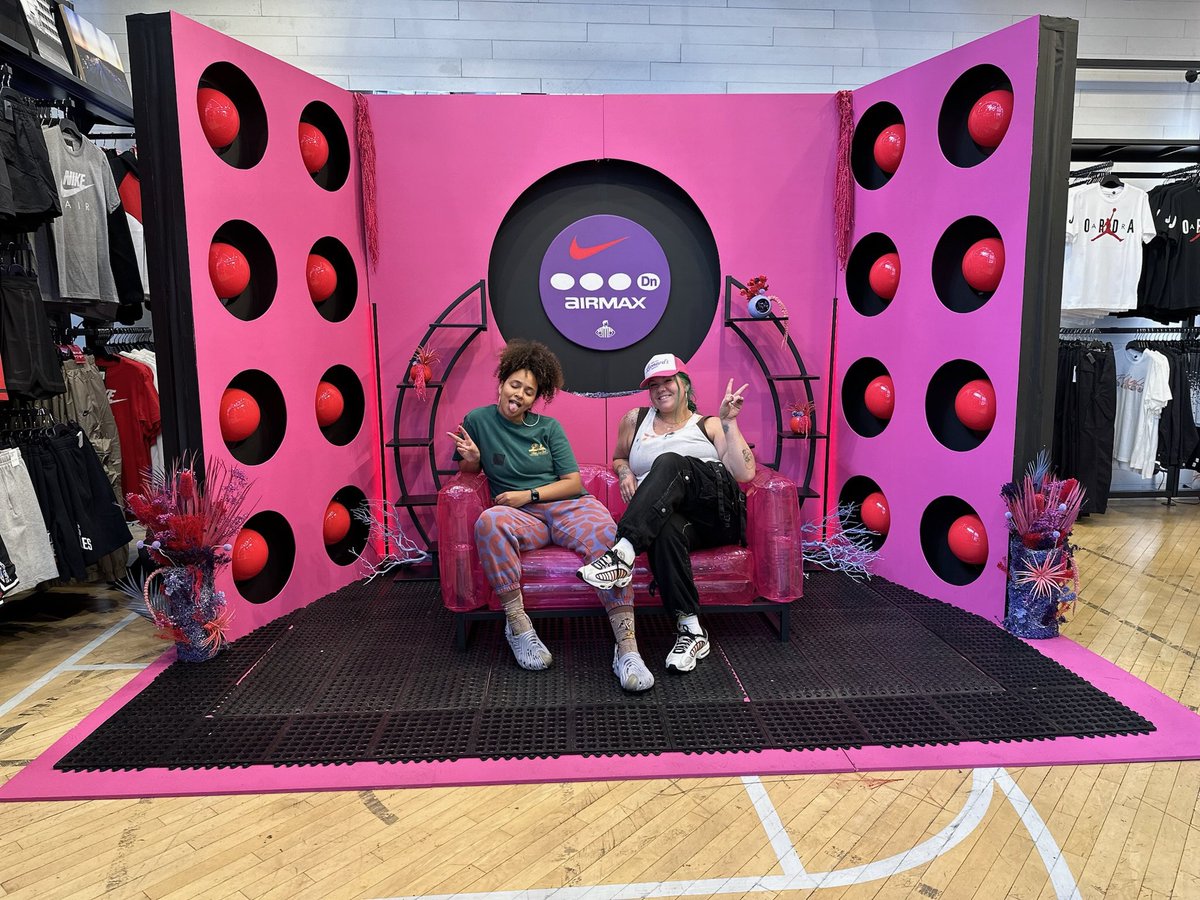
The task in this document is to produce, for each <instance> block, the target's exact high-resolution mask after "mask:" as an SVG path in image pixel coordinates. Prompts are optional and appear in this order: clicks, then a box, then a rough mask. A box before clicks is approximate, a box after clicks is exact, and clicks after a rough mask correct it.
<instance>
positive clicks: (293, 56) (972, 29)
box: [76, 0, 1200, 139]
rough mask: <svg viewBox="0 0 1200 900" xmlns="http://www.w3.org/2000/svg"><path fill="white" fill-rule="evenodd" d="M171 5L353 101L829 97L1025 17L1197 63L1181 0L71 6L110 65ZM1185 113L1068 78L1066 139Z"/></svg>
mask: <svg viewBox="0 0 1200 900" xmlns="http://www.w3.org/2000/svg"><path fill="white" fill-rule="evenodd" d="M168 5H169V6H170V8H173V9H176V10H178V11H179V12H181V13H183V14H185V15H189V16H192V17H193V18H195V19H198V20H199V21H201V22H203V23H205V24H206V25H209V26H211V27H213V28H216V29H218V30H219V31H222V32H224V33H226V34H229V35H231V36H233V37H236V38H238V39H239V40H242V41H245V42H246V43H248V44H251V45H253V46H255V47H259V48H261V49H263V50H265V51H267V52H269V53H272V54H274V55H276V56H279V57H281V58H283V59H285V60H287V61H288V62H290V63H292V64H294V65H296V66H299V67H300V68H303V69H305V70H307V71H310V72H312V73H314V74H316V75H319V76H321V77H322V78H326V79H328V80H329V81H332V82H333V83H335V84H338V85H341V86H342V87H348V88H353V89H357V90H383V91H480V92H487V91H503V92H509V91H544V92H548V93H562V92H571V93H701V92H703V93H724V92H731V93H734V92H761V91H801V92H807V91H820V92H828V91H833V90H837V89H839V88H843V87H849V88H854V87H858V86H860V85H862V84H865V83H867V82H870V81H874V80H876V79H878V78H881V77H883V76H885V75H888V74H890V73H891V72H893V71H896V70H897V69H901V68H904V67H905V66H909V65H913V64H914V63H918V62H920V61H922V60H924V59H927V58H928V57H930V56H934V55H936V54H938V53H940V52H942V51H944V50H947V49H949V48H951V47H956V46H959V45H961V44H964V43H967V42H968V41H971V40H974V39H975V38H977V37H979V36H980V35H982V34H986V33H989V32H991V31H995V30H997V29H999V28H1003V27H1005V26H1006V25H1009V24H1011V23H1012V22H1016V21H1020V20H1021V19H1023V18H1025V17H1026V16H1029V15H1036V14H1039V13H1041V14H1046V15H1057V16H1070V17H1071V18H1075V19H1078V20H1079V23H1080V27H1079V31H1080V42H1079V43H1080V50H1079V52H1080V54H1081V55H1082V56H1131V57H1170V58H1178V59H1197V58H1200V2H1195V0H1008V2H1006V3H997V2H995V0H845V2H834V0H686V2H684V0H608V2H574V0H540V2H539V0H526V2H516V0H175V2H173V3H170V4H162V5H160V4H157V3H155V2H152V0H77V2H76V7H77V9H78V10H79V12H80V13H81V14H83V15H84V16H85V17H87V18H89V19H91V20H92V21H93V22H95V23H96V25H97V26H99V27H100V28H102V29H103V30H105V31H107V32H109V33H110V34H112V35H113V36H114V37H116V38H117V42H118V44H119V45H120V47H121V50H122V52H123V53H124V52H126V40H125V16H126V15H128V14H130V13H135V12H156V11H160V10H162V9H164V8H166V6H168ZM1000 9H1003V10H1004V13H1003V14H998V10H1000ZM1198 97H1200V83H1198V84H1195V85H1189V84H1187V83H1186V82H1184V80H1183V78H1182V74H1181V73H1167V74H1154V73H1121V72H1098V71H1085V70H1081V71H1080V72H1079V89H1078V91H1077V93H1076V109H1075V133H1076V134H1077V135H1078V136H1094V137H1118V138H1119V137H1152V138H1157V137H1161V138H1166V139H1170V138H1188V139H1196V138H1197V136H1198V130H1200V99H1197V98H1198Z"/></svg>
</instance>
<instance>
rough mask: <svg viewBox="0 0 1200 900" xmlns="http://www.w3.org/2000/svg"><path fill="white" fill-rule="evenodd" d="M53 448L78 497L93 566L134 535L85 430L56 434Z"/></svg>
mask: <svg viewBox="0 0 1200 900" xmlns="http://www.w3.org/2000/svg"><path fill="white" fill-rule="evenodd" d="M60 427H62V428H64V429H67V428H68V426H60ZM56 430H57V429H56ZM50 447H51V449H52V451H53V452H54V455H55V456H56V457H57V459H58V464H59V471H60V472H61V473H62V475H63V477H64V479H65V480H67V481H69V482H70V486H71V488H70V489H71V491H72V492H73V493H74V495H75V497H77V498H78V501H79V505H80V509H79V510H78V513H77V514H78V517H79V526H80V530H81V535H82V536H83V540H82V547H83V558H84V561H85V562H86V563H88V565H91V564H93V563H95V562H98V561H99V560H100V558H101V557H104V556H108V554H110V553H112V552H113V551H114V550H117V549H119V548H121V547H123V546H125V545H126V544H128V543H129V542H130V541H131V540H132V539H133V535H132V534H131V533H130V531H129V526H128V525H126V524H125V516H124V514H123V513H122V512H121V509H120V508H119V507H118V506H117V504H116V501H115V500H114V499H113V493H112V485H111V484H110V483H109V481H108V476H106V475H105V474H104V467H103V466H102V465H101V464H100V458H99V457H98V456H97V455H96V450H95V448H94V447H92V444H91V442H90V441H89V440H88V439H87V437H86V436H85V435H84V433H83V431H81V430H80V429H79V428H78V427H75V428H69V430H67V432H66V433H65V434H61V435H55V436H54V437H52V438H51V439H50Z"/></svg>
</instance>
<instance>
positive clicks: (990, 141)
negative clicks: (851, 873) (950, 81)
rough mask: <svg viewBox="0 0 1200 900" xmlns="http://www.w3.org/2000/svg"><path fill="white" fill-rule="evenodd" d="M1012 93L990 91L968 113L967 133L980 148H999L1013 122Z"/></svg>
mask: <svg viewBox="0 0 1200 900" xmlns="http://www.w3.org/2000/svg"><path fill="white" fill-rule="evenodd" d="M1012 113H1013V95H1012V91H1004V90H1000V91H988V92H987V93H986V94H984V95H983V96H982V97H980V98H979V99H978V100H976V101H975V105H974V106H972V107H971V111H970V112H969V113H967V132H968V133H969V134H970V135H971V140H973V141H974V142H975V143H977V144H978V145H979V146H980V147H999V146H1000V142H1001V141H1002V140H1004V135H1005V134H1006V133H1007V132H1008V126H1009V124H1010V123H1011V122H1012Z"/></svg>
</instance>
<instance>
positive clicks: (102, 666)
mask: <svg viewBox="0 0 1200 900" xmlns="http://www.w3.org/2000/svg"><path fill="white" fill-rule="evenodd" d="M148 665H149V663H92V664H90V665H79V666H67V668H66V671H68V672H125V671H141V670H142V669H144V668H146V666H148Z"/></svg>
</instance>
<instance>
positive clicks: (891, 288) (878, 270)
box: [867, 253, 900, 300]
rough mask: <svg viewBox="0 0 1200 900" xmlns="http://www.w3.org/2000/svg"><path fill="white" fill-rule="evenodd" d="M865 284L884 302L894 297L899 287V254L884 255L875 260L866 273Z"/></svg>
mask: <svg viewBox="0 0 1200 900" xmlns="http://www.w3.org/2000/svg"><path fill="white" fill-rule="evenodd" d="M867 283H868V284H869V285H871V290H873V291H874V292H875V293H876V294H878V295H879V296H880V297H882V298H883V299H884V300H891V299H892V298H893V297H895V296H896V289H897V288H898V287H899V286H900V254H899V253H885V254H883V256H881V257H879V259H877V260H875V262H874V263H872V265H871V271H870V272H868V273H867Z"/></svg>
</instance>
